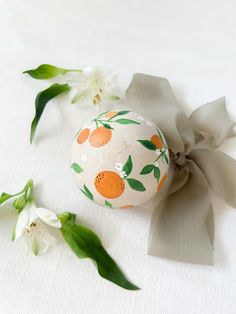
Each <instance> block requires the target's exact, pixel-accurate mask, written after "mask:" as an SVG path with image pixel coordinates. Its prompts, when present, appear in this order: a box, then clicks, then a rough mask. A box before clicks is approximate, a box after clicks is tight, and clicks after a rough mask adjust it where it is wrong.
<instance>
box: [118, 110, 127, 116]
mask: <svg viewBox="0 0 236 314" xmlns="http://www.w3.org/2000/svg"><path fill="white" fill-rule="evenodd" d="M129 112H130V110H122V111H119V112H117V114H116V117H117V116H122V115H124V114H127V113H129Z"/></svg>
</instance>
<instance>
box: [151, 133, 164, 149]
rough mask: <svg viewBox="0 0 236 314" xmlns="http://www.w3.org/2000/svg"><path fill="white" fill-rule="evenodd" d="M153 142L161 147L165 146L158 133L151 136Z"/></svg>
mask: <svg viewBox="0 0 236 314" xmlns="http://www.w3.org/2000/svg"><path fill="white" fill-rule="evenodd" d="M151 142H152V143H153V144H154V145H155V146H156V147H157V148H159V149H162V148H163V146H164V144H163V142H162V139H161V138H160V136H158V135H153V136H152V137H151Z"/></svg>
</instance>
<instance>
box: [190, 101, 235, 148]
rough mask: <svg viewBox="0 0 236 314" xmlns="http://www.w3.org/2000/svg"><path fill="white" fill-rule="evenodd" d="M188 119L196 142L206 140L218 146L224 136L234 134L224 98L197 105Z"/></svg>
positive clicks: (213, 146)
mask: <svg viewBox="0 0 236 314" xmlns="http://www.w3.org/2000/svg"><path fill="white" fill-rule="evenodd" d="M189 121H190V123H191V125H192V128H193V130H194V134H195V139H196V142H200V141H201V140H202V139H206V140H208V142H209V144H210V146H211V147H212V148H216V147H218V146H219V145H220V144H221V143H222V142H223V141H224V140H225V139H226V138H229V137H232V136H235V135H236V134H235V132H234V130H233V127H234V126H235V122H233V121H232V120H231V119H230V117H229V115H228V112H227V109H226V105H225V98H224V97H222V98H219V99H216V100H215V101H212V102H210V103H208V104H205V105H202V106H200V107H198V108H197V109H196V110H194V112H193V113H192V114H191V116H190V118H189Z"/></svg>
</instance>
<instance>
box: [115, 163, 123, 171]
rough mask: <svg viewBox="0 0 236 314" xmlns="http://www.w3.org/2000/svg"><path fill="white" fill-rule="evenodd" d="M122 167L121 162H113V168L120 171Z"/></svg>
mask: <svg viewBox="0 0 236 314" xmlns="http://www.w3.org/2000/svg"><path fill="white" fill-rule="evenodd" d="M122 168H123V165H122V163H120V162H117V163H116V164H115V169H116V170H117V171H122Z"/></svg>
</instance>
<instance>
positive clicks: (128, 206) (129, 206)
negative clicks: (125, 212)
mask: <svg viewBox="0 0 236 314" xmlns="http://www.w3.org/2000/svg"><path fill="white" fill-rule="evenodd" d="M131 207H134V205H124V206H121V207H120V208H121V209H128V208H131Z"/></svg>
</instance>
